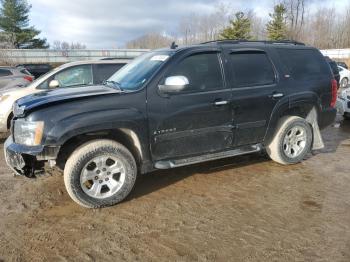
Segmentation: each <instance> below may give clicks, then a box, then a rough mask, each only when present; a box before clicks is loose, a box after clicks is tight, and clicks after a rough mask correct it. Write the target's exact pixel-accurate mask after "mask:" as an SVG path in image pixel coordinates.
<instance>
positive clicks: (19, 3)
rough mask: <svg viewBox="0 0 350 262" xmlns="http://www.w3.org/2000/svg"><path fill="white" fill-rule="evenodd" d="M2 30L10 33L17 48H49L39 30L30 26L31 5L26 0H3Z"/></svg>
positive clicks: (1, 9)
mask: <svg viewBox="0 0 350 262" xmlns="http://www.w3.org/2000/svg"><path fill="white" fill-rule="evenodd" d="M0 3H1V7H0V30H2V31H3V33H5V34H7V35H10V36H11V39H12V42H13V45H14V46H15V47H16V48H48V47H49V45H48V44H47V43H46V39H40V38H38V35H39V34H40V31H39V30H36V29H35V28H34V27H33V26H29V12H30V9H31V5H29V4H28V3H27V1H26V0H1V2H0Z"/></svg>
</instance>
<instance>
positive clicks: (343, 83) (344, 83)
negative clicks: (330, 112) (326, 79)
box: [340, 77, 349, 89]
mask: <svg viewBox="0 0 350 262" xmlns="http://www.w3.org/2000/svg"><path fill="white" fill-rule="evenodd" d="M348 84H349V79H347V78H346V77H344V78H343V79H342V80H341V81H340V87H341V88H343V89H345V88H347V87H348Z"/></svg>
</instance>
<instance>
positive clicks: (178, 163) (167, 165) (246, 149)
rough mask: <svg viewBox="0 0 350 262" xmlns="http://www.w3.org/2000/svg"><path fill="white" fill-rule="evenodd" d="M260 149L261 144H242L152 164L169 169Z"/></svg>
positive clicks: (158, 167)
mask: <svg viewBox="0 0 350 262" xmlns="http://www.w3.org/2000/svg"><path fill="white" fill-rule="evenodd" d="M261 149H262V145H261V144H257V145H253V146H244V147H240V148H237V149H233V150H230V151H224V152H219V153H212V154H207V155H202V156H195V157H190V158H184V159H177V160H161V161H157V162H156V163H155V165H154V166H155V168H157V169H169V168H175V167H180V166H187V165H192V164H197V163H201V162H206V161H210V160H216V159H221V158H226V157H232V156H239V155H245V154H250V153H254V152H259V151H260V150H261Z"/></svg>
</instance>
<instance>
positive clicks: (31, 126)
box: [13, 120, 44, 146]
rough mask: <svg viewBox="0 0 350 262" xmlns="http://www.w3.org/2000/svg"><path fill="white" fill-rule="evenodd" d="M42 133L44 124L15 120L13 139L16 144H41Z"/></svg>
mask: <svg viewBox="0 0 350 262" xmlns="http://www.w3.org/2000/svg"><path fill="white" fill-rule="evenodd" d="M43 131H44V122H41V121H38V122H31V121H25V120H16V121H15V125H14V132H13V135H14V139H15V142H16V143H17V144H21V145H26V146H38V145H40V144H41V140H42V138H43Z"/></svg>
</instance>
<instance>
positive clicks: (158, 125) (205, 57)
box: [148, 50, 233, 161]
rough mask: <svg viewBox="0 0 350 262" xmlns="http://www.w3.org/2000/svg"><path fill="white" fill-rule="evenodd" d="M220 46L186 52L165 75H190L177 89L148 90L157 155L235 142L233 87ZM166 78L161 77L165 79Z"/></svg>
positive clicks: (218, 148)
mask: <svg viewBox="0 0 350 262" xmlns="http://www.w3.org/2000/svg"><path fill="white" fill-rule="evenodd" d="M223 71H224V70H223V65H222V60H221V53H220V51H219V50H214V51H213V50H210V51H204V50H202V51H197V52H195V53H193V52H191V53H187V54H183V55H182V56H181V57H180V58H178V59H177V60H176V62H175V61H174V64H173V65H172V66H170V68H168V69H167V71H166V73H165V76H164V79H166V78H167V77H171V76H184V77H186V78H187V79H188V82H189V84H188V85H186V87H185V88H184V89H183V90H182V91H180V92H179V93H176V94H170V95H168V96H162V95H161V94H159V91H158V87H155V88H153V89H152V90H148V117H149V129H150V141H151V152H152V156H153V160H155V161H157V160H168V159H176V158H183V157H186V156H194V155H200V154H205V153H211V152H216V151H221V150H225V149H228V148H231V147H232V143H233V126H232V107H231V103H230V101H231V89H230V87H227V86H226V84H225V80H224V73H223ZM164 79H163V80H161V81H164Z"/></svg>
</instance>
